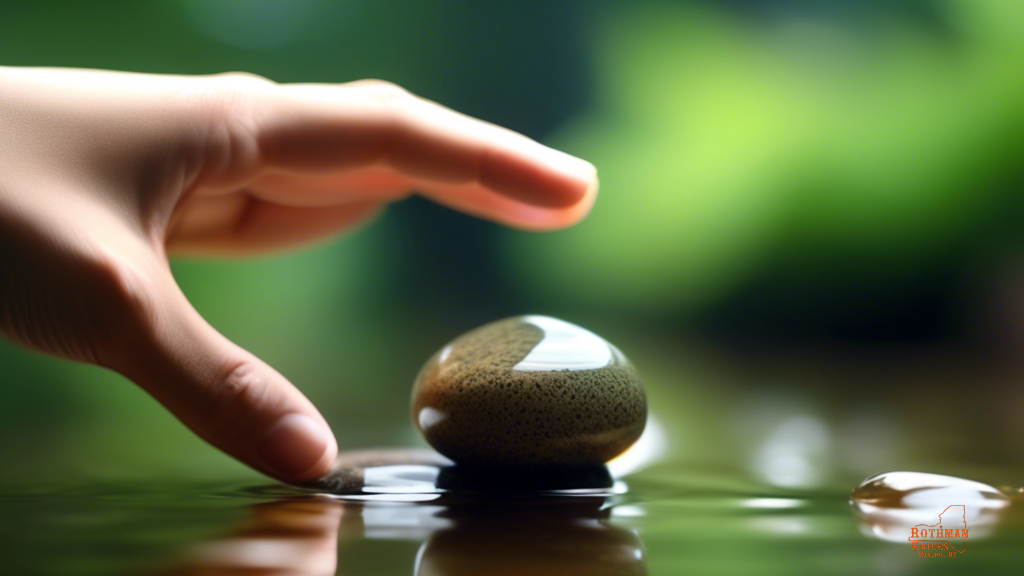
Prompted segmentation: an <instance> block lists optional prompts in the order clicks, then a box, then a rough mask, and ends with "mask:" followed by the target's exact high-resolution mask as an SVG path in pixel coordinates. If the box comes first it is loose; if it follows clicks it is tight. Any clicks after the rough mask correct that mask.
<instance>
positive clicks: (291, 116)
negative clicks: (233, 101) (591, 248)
mask: <svg viewBox="0 0 1024 576" xmlns="http://www.w3.org/2000/svg"><path fill="white" fill-rule="evenodd" d="M254 112H255V113H254V117H255V130H256V132H257V137H258V146H259V152H260V156H261V160H262V162H263V164H264V166H263V167H264V169H265V170H271V171H275V172H285V173H291V174H295V175H301V176H313V175H317V174H322V175H336V174H338V173H339V172H346V171H352V172H359V171H363V170H365V169H368V168H383V169H385V170H388V171H391V172H393V173H394V175H395V176H397V177H399V178H400V179H401V180H402V182H403V183H407V184H408V187H409V188H414V189H417V190H420V191H422V192H423V193H424V194H425V195H427V196H429V197H431V198H433V199H434V200H436V201H438V202H440V203H442V204H445V205H448V206H451V207H454V208H458V209H461V210H463V211H466V212H469V213H472V214H474V215H478V216H482V217H486V218H491V219H493V220H497V221H500V222H503V223H507V224H511V225H516V226H520V227H526V228H558V227H562V226H567V225H570V224H572V223H574V222H575V221H577V220H579V219H581V218H582V217H583V216H584V215H585V214H586V212H587V211H588V210H589V208H590V206H591V205H592V204H593V200H594V197H595V195H596V193H597V176H596V170H595V168H594V167H593V165H591V164H590V163H589V162H586V161H584V160H581V159H579V158H575V157H573V156H570V155H568V154H565V153H563V152H560V151H558V150H555V149H553V148H549V147H547V146H544V145H542V144H540V143H538V142H536V141H534V140H531V139H529V138H527V137H525V136H523V135H521V134H518V133H516V132H513V131H511V130H508V129H505V128H502V127H499V126H496V125H494V124H490V123H488V122H484V121H481V120H477V119H474V118H471V117H469V116H466V115H464V114H460V113H458V112H455V111H453V110H450V109H448V108H445V107H443V106H440V105H438V104H436V103H433V102H430V101H428V100H424V99H422V98H419V97H416V96H413V95H411V94H409V93H408V92H406V91H405V90H403V89H401V88H398V87H396V86H394V85H392V84H388V83H382V82H378V81H361V82H354V83H350V84H341V85H310V84H292V85H282V86H280V87H279V90H274V91H272V92H271V96H270V97H269V98H268V99H267V100H265V101H264V102H263V103H262V105H257V106H256V107H255V110H254ZM338 192H339V193H340V192H342V191H338ZM296 193H297V194H301V193H302V192H300V191H297V192H296Z"/></svg>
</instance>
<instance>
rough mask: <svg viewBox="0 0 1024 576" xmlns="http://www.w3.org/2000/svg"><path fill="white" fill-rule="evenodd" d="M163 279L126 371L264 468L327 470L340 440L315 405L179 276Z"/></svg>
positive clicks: (286, 476)
mask: <svg viewBox="0 0 1024 576" xmlns="http://www.w3.org/2000/svg"><path fill="white" fill-rule="evenodd" d="M167 276H168V277H169V276H170V274H169V272H168V274H167ZM160 284H161V286H159V287H157V290H156V291H157V292H158V293H159V294H158V295H157V297H156V298H154V299H153V300H152V302H153V303H154V304H153V307H154V308H155V309H154V310H152V311H151V313H152V317H151V318H150V322H149V325H150V326H151V329H149V330H147V331H146V332H147V334H146V336H145V337H144V338H142V339H140V341H139V342H136V343H135V344H133V345H130V348H131V349H132V352H133V353H132V354H131V357H132V358H131V360H130V361H128V362H125V363H124V366H119V367H118V368H119V369H120V371H121V372H122V373H123V374H124V375H125V376H127V377H128V378H130V379H131V380H133V381H135V382H136V383H137V384H139V385H140V386H141V387H142V388H143V389H145V390H146V391H147V392H148V393H149V394H151V395H152V396H153V397H154V398H156V399H157V401H159V402H160V403H161V404H163V405H164V406H165V407H167V408H168V409H169V410H170V411H171V412H172V413H173V414H174V415H175V416H177V417H178V419H179V420H181V421H182V422H183V423H184V424H185V425H186V426H188V427H189V428H191V429H192V431H194V432H195V433H196V434H198V435H199V436H200V437H202V438H203V439H204V440H206V441H207V442H209V443H210V444H212V445H214V446H216V447H217V448H220V449H221V450H223V451H224V452H226V453H228V454H230V455H231V456H233V457H235V458H237V459H238V460H241V461H242V462H244V463H246V464H248V465H249V466H252V467H253V468H255V469H257V470H259V471H261V472H263V473H265V474H268V475H270V476H273V477H274V478H278V479H280V480H283V481H286V482H293V483H299V482H305V481H309V480H314V479H317V478H320V477H321V476H324V475H325V474H327V472H328V471H329V470H330V468H331V464H332V463H333V462H334V458H335V456H336V455H337V452H338V445H337V441H336V440H335V438H334V435H333V433H332V432H331V429H330V427H329V426H328V425H327V422H326V421H325V420H324V418H323V416H321V415H320V413H319V412H318V411H317V409H316V408H315V407H314V406H313V404H312V403H311V402H310V401H309V400H308V399H307V398H306V397H305V396H303V394H302V393H301V392H299V390H298V389H296V388H295V386H293V385H292V384H291V383H290V382H288V380H287V379H285V378H284V376H282V375H281V374H279V373H278V372H277V371H276V370H274V369H273V368H271V367H270V366H268V365H267V364H266V363H264V362H263V361H261V360H260V359H258V358H256V357H255V356H254V355H253V354H251V353H249V352H247V351H246V350H243V349H242V348H240V347H239V346H237V345H235V344H234V343H232V342H231V341H229V340H228V339H227V338H225V337H224V336H223V335H221V334H220V333H219V332H217V331H216V330H215V329H214V328H213V327H212V326H210V325H209V324H208V323H207V322H206V321H205V320H204V319H203V318H202V317H201V316H200V314H199V313H198V312H197V311H196V310H195V309H194V308H193V307H192V305H191V304H190V303H189V302H188V300H187V298H186V297H185V295H184V294H183V293H182V292H181V290H180V288H179V287H178V285H177V283H176V282H174V281H173V279H168V280H167V281H165V282H161V283H160ZM161 292H162V293H161Z"/></svg>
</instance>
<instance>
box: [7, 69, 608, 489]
mask: <svg viewBox="0 0 1024 576" xmlns="http://www.w3.org/2000/svg"><path fill="white" fill-rule="evenodd" d="M411 190H416V191H418V192H420V193H422V194H423V195H425V196H427V197H429V198H431V199H432V200H434V201H436V202H439V203H441V204H444V205H446V206H450V207H452V208H456V209H459V210H462V211H464V212H467V213H470V214H473V215H476V216H480V217H483V218H488V219H491V220H494V221H497V222H500V223H503V224H508V225H512V226H516V227H520V228H526V229H534V230H546V229H556V228H561V227H565V226H569V225H571V224H573V223H575V222H577V221H578V220H580V219H581V218H582V217H583V216H585V215H586V213H587V212H588V211H589V209H590V206H591V205H592V204H593V201H594V197H595V195H596V192H597V180H596V175H595V171H594V168H593V166H591V165H590V164H588V163H586V162H584V161H582V160H579V159H576V158H573V157H571V156H568V155H566V154H563V153H561V152H557V151H555V150H552V149H550V148H547V147H545V146H542V145H540V144H538V143H536V142H534V141H532V140H529V139H528V138H526V137H524V136H521V135H518V134H516V133H514V132H511V131H509V130H506V129H503V128H499V127H497V126H494V125H491V124H487V123H484V122H481V121H478V120H473V119H471V118H468V117H466V116H463V115H461V114H458V113H456V112H453V111H451V110H448V109H446V108H443V107H441V106H439V105H437V104H434V103H431V102H428V101H425V100H422V99H419V98H417V97H415V96H412V95H410V94H408V93H407V92H405V91H403V90H401V89H399V88H397V87H395V86H393V85H390V84H388V83H384V82H379V81H360V82H353V83H349V84H340V85H311V84H310V85H306V84H302V85H300V84H291V85H278V84H274V83H272V82H270V81H267V80H265V79H262V78H258V77H253V76H249V75H244V74H229V75H219V76H209V77H188V76H158V75H143V74H127V73H116V72H102V71H87V70H59V69H38V68H3V67H0V332H2V333H3V334H5V335H7V336H8V337H10V338H12V339H13V340H15V341H16V342H19V343H21V344H23V345H25V346H28V347H31V348H34V349H37V350H41V351H44V352H48V353H51V354H55V355H58V356H61V357H65V358H70V359H74V360H78V361H82V362H90V363H95V364H99V365H102V366H105V367H108V368H111V369H113V370H116V371H118V372H120V373H121V374H123V375H124V376H126V377H127V378H129V379H131V380H132V381H134V382H136V383H137V384H138V385H139V386H141V387H142V388H143V389H144V390H145V391H147V392H148V393H149V394H151V395H152V396H153V397H155V398H156V399H157V400H158V401H159V402H161V403H162V404H163V405H164V406H166V407H167V408H168V409H169V410H170V411H171V412H173V413H174V414H175V415H176V416H177V417H178V418H179V419H180V420H181V421H182V422H183V423H185V424H186V425H187V426H188V427H189V428H191V429H192V430H193V431H195V433H196V434H198V435H199V436H201V437H202V438H204V439H205V440H206V441H208V442H210V443H211V444H213V445H214V446H216V447H218V448H220V449H221V450H224V451H225V452H227V453H228V454H230V455H232V456H234V457H235V458H237V459H239V460H241V461H242V462H245V463H246V464H248V465H250V466H252V467H254V468H256V469H258V470H260V471H262V472H264V473H266V474H268V475H270V476H273V477H276V478H279V479H281V480H285V481H289V482H303V481H307V480H312V479H315V478H318V477H320V476H322V475H324V474H326V473H327V472H328V470H329V469H330V466H331V463H332V461H333V460H334V457H335V455H336V453H337V442H336V441H335V439H334V436H333V434H332V433H331V430H330V428H329V426H328V425H327V423H326V422H325V421H324V419H323V417H322V416H321V415H320V413H319V412H318V411H317V410H316V408H314V407H313V405H312V404H311V403H310V402H309V400H307V399H306V398H305V396H303V395H302V393H301V392H299V391H298V390H297V389H296V388H295V387H294V386H293V385H292V384H291V383H289V382H288V381H287V380H286V379H285V378H284V377H283V376H282V375H280V374H279V373H277V372H276V371H275V370H274V369H273V368H271V367H270V366H268V365H267V364H265V363H264V362H262V361H260V360H259V359H258V358H256V357H255V356H253V355H252V354H251V353H249V352H247V351H245V350H243V349H241V348H240V347H238V346H237V345H235V344H234V343H232V342H230V341H229V340H228V339H227V338H225V337H224V336H222V335H221V334H220V333H218V332H217V331H216V330H215V329H214V328H212V327H211V326H210V325H209V324H207V323H206V322H205V321H204V320H203V318H202V317H201V316H200V315H199V314H198V313H197V312H196V311H195V309H194V308H192V306H191V305H190V304H189V302H188V300H187V299H186V298H185V296H184V294H183V293H182V292H181V290H180V289H179V287H178V286H177V284H176V283H175V281H174V278H173V277H172V275H171V271H170V267H169V265H168V260H167V256H168V254H174V253H179V254H186V255H188V254H196V255H224V256H235V255H248V254H261V253H267V252H273V251H277V250H282V249H288V248H293V247H298V246H301V245H303V244H307V243H310V242H314V241H317V240H322V239H324V238H327V237H329V236H331V235H333V234H335V233H336V232H338V231H340V230H342V229H344V228H345V227H347V226H350V225H352V224H354V223H356V222H359V221H361V220H364V219H366V218H368V217H370V216H371V215H372V214H374V213H376V212H377V211H378V209H379V208H380V207H381V206H382V205H384V204H386V203H388V202H391V201H395V200H398V199H401V198H404V197H405V196H407V195H408V194H409V193H410V191H411Z"/></svg>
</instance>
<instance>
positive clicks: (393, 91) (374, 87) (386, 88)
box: [353, 79, 412, 104]
mask: <svg viewBox="0 0 1024 576" xmlns="http://www.w3.org/2000/svg"><path fill="white" fill-rule="evenodd" d="M353 84H354V85H355V86H357V87H359V88H360V89H361V90H363V92H364V93H365V94H366V95H367V96H369V97H370V98H373V99H375V100H379V101H381V102H383V103H385V104H394V103H401V102H405V101H408V100H411V99H412V94H410V93H409V91H408V90H406V89H405V88H402V87H401V86H399V85H398V84H395V83H393V82H388V81H387V80H376V79H370V80H360V81H358V82H353Z"/></svg>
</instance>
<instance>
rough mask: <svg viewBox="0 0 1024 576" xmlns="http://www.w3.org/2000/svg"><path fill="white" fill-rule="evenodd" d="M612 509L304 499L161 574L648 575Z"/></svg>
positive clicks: (571, 503) (587, 500)
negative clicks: (398, 571) (401, 571)
mask: <svg viewBox="0 0 1024 576" xmlns="http://www.w3.org/2000/svg"><path fill="white" fill-rule="evenodd" d="M606 503H607V498H605V497H599V496H546V497H535V496H527V495H523V496H522V497H508V496H506V497H500V498H499V497H481V496H479V495H478V496H468V495H462V496H456V495H451V494H441V495H437V497H436V499H435V500H432V501H430V502H425V503H400V502H396V501H379V502H378V501H372V500H371V501H367V500H361V501H353V500H348V499H342V498H332V497H327V496H321V495H315V496H296V497H294V498H288V499H283V500H279V501H274V502H266V503H261V504H256V505H253V506H252V507H251V515H250V516H249V517H247V518H246V519H245V520H243V521H242V522H241V523H240V524H238V525H237V526H235V527H234V528H233V529H231V530H230V531H228V532H227V533H226V534H225V535H223V536H219V537H214V538H211V539H210V540H208V541H204V542H199V543H196V544H194V545H193V546H191V547H190V548H189V549H187V550H186V551H184V552H183V553H182V554H181V555H180V556H179V557H178V560H177V561H176V562H175V563H174V566H173V567H171V568H168V569H164V570H161V571H159V572H157V573H158V574H163V575H184V574H189V575H195V574H198V575H204V574H209V575H214V574H294V575H299V576H312V575H328V574H335V573H338V574H346V573H347V572H348V571H349V570H350V569H352V570H355V571H356V572H360V573H361V572H365V571H367V570H369V571H371V572H387V573H391V572H394V571H395V570H396V569H401V568H400V566H406V567H408V568H407V569H410V570H412V571H413V573H414V574H417V575H452V576H457V575H463V574H465V575H468V574H493V575H499V576H500V575H503V574H516V575H520V574H531V575H544V574H596V575H600V574H623V575H629V574H646V565H645V554H644V548H643V544H642V542H641V541H640V538H639V536H638V535H637V533H636V532H635V531H633V530H629V529H626V528H623V527H621V526H616V525H615V524H613V523H612V522H611V521H610V517H611V514H610V508H608V507H606V506H605V504H606ZM417 543H420V544H419V553H418V554H414V553H413V551H414V550H415V548H410V544H411V545H412V546H416V545H417ZM382 546H383V547H382ZM339 549H340V550H341V552H340V553H339ZM385 565H386V569H384V570H381V568H384V567H385Z"/></svg>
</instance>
